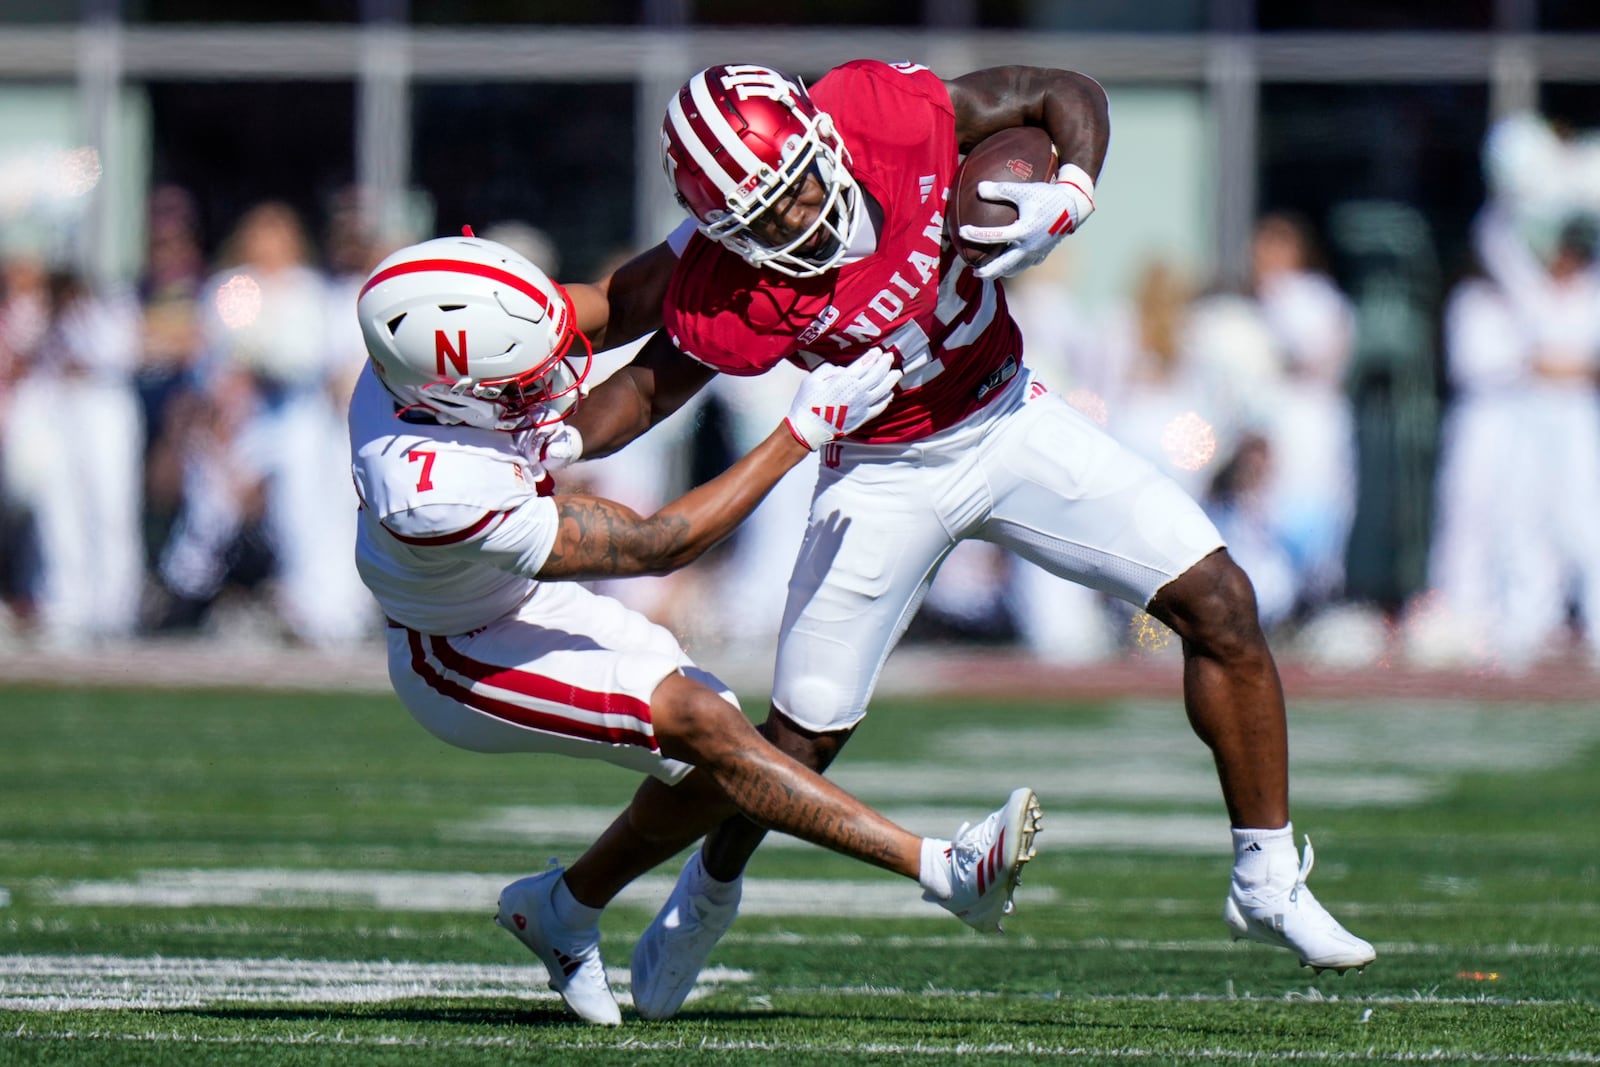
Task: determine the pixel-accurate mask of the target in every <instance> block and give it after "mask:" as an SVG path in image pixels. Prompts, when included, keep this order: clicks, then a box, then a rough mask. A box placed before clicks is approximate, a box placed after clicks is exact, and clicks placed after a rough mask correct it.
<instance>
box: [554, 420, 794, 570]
mask: <svg viewBox="0 0 1600 1067" xmlns="http://www.w3.org/2000/svg"><path fill="white" fill-rule="evenodd" d="M806 454H807V449H806V446H805V445H804V444H802V443H801V442H800V441H799V440H798V439H797V438H796V437H795V436H794V435H793V434H792V433H790V432H789V430H788V428H787V426H780V427H778V428H777V429H776V430H774V431H772V434H771V435H770V436H769V437H768V438H767V439H766V440H765V441H763V442H761V444H759V445H757V446H756V447H755V449H754V450H753V451H751V452H750V453H749V454H748V455H746V456H745V457H744V458H743V459H741V460H739V461H738V462H737V463H735V464H734V465H733V466H731V467H729V468H728V469H727V470H726V471H723V472H722V473H721V474H719V475H718V476H717V477H715V478H713V479H711V480H710V481H709V482H706V483H705V484H704V485H701V486H697V487H696V488H694V489H692V490H690V491H689V492H688V493H686V494H685V495H683V496H681V497H679V498H678V499H677V500H674V501H673V502H672V503H670V504H668V505H666V506H665V507H663V508H662V509H661V510H660V511H658V512H656V513H655V514H654V515H652V516H650V517H649V518H641V517H640V516H639V514H638V513H637V512H635V511H634V510H633V509H631V508H629V507H627V506H626V505H623V504H619V503H617V502H616V501H614V500H603V499H601V498H599V497H593V496H579V495H571V496H558V497H556V498H555V503H556V512H557V514H558V515H559V516H560V520H561V527H560V530H559V531H558V532H557V533H556V543H555V546H554V547H553V548H551V550H550V555H549V557H548V558H547V559H546V560H545V562H544V566H542V567H540V568H539V575H538V576H539V577H540V578H547V579H548V578H562V579H568V580H581V579H587V578H612V577H619V576H626V575H636V574H666V573H667V572H668V571H674V570H677V569H678V568H679V567H683V566H686V565H687V564H689V563H692V562H694V561H695V560H696V559H698V558H700V556H701V555H703V554H704V553H705V552H706V550H708V549H710V548H711V547H712V546H713V545H715V544H717V543H718V542H719V541H721V540H722V539H723V538H725V537H727V536H728V535H729V534H730V533H732V532H733V531H734V529H735V528H736V527H737V526H738V525H739V523H741V522H743V521H744V519H745V517H746V516H748V515H749V514H750V512H752V511H754V510H755V507H756V505H757V504H759V503H761V500H762V498H763V497H765V496H766V495H767V493H768V492H769V491H770V490H771V489H772V487H773V486H774V485H777V484H778V480H779V479H780V478H782V477H783V476H784V474H785V473H787V472H788V471H789V470H790V469H791V468H792V467H794V465H795V464H797V463H799V462H800V460H801V459H803V458H805V456H806Z"/></svg>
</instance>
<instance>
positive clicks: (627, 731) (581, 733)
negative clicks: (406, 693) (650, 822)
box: [406, 627, 659, 752]
mask: <svg viewBox="0 0 1600 1067" xmlns="http://www.w3.org/2000/svg"><path fill="white" fill-rule="evenodd" d="M406 639H407V641H408V643H409V645H410V648H411V669H412V671H413V672H415V673H416V675H417V676H418V677H419V678H421V679H422V680H423V681H424V682H425V683H427V685H428V687H429V688H430V689H432V690H434V692H436V693H438V694H440V695H441V696H444V697H448V698H449V699H451V700H454V701H456V702H457V703H459V704H463V705H465V706H466V707H469V708H472V709H473V710H474V711H481V712H483V713H484V714H486V715H492V716H494V717H495V718H497V719H501V720H504V721H506V722H511V723H515V724H517V725H518V726H526V727H528V728H529V729H533V730H542V731H544V732H546V733H553V734H561V735H562V736H565V737H574V738H578V739H579V740H583V741H594V742H600V743H604V744H613V745H637V746H638V747H640V748H646V749H649V750H650V751H652V752H656V751H659V749H658V748H657V746H656V740H655V732H654V729H653V728H652V726H651V724H650V708H649V705H648V704H645V703H644V702H643V701H640V700H636V699H634V698H632V697H627V696H623V695H621V694H618V693H594V692H591V691H588V690H583V689H578V688H576V687H574V686H570V685H567V684H566V683H563V682H559V681H556V680H555V679H552V678H546V677H544V676H542V675H537V674H534V673H532V672H531V671H520V670H516V669H514V668H507V667H496V666H493V665H491V664H487V663H481V662H479V661H477V660H474V659H471V658H470V657H468V656H464V655H462V654H461V653H460V652H459V651H458V650H457V649H455V648H453V647H452V646H451V645H450V643H449V641H448V640H447V639H446V638H443V637H438V636H434V637H430V638H428V646H427V647H426V648H425V647H424V645H423V635H422V634H420V633H418V632H417V631H416V630H412V629H410V628H409V627H408V628H407V630H406ZM429 651H432V653H433V655H434V656H435V657H437V658H438V660H439V662H440V663H441V664H442V665H443V666H444V667H445V669H446V670H449V671H451V672H454V673H457V674H460V675H463V676H464V677H467V678H469V679H471V680H472V683H473V684H471V685H463V684H462V683H461V682H459V681H456V680H455V679H452V678H449V677H447V676H446V675H445V674H444V673H443V672H442V671H440V670H439V668H437V667H435V666H434V665H433V663H432V662H431V661H430V660H429V658H428V652H429ZM485 688H498V689H500V690H502V691H503V692H510V693H514V694H516V696H518V697H521V698H522V699H521V700H506V699H502V698H500V697H496V696H493V695H491V694H490V693H488V692H485V691H484V689H485ZM537 705H543V706H542V707H541V706H537ZM585 705H589V706H585ZM562 708H570V709H572V710H575V711H580V712H589V713H591V714H592V713H593V712H595V711H597V710H598V711H600V712H601V713H602V715H601V720H602V721H599V722H596V721H591V720H590V719H587V718H584V717H581V716H579V715H564V714H562V713H561V709H562ZM617 719H623V720H628V719H632V720H633V724H632V725H629V724H628V723H627V722H626V721H623V722H618V721H615V720H617Z"/></svg>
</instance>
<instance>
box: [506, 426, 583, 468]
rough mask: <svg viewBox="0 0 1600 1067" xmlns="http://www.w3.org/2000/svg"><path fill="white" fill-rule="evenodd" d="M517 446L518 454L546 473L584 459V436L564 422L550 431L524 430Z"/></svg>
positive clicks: (518, 438)
mask: <svg viewBox="0 0 1600 1067" xmlns="http://www.w3.org/2000/svg"><path fill="white" fill-rule="evenodd" d="M516 444H517V451H518V452H521V453H522V454H523V455H524V456H527V457H528V458H529V459H531V460H533V461H534V462H535V463H537V464H539V466H541V467H543V468H544V469H545V470H546V471H558V470H560V469H561V468H562V467H570V466H572V464H574V463H576V462H578V460H579V459H581V458H582V457H583V435H582V434H581V433H579V432H578V431H577V430H576V429H575V428H573V427H571V426H568V425H567V424H566V423H564V422H563V423H560V424H558V425H557V426H555V427H554V428H553V429H549V430H546V429H544V428H542V427H541V428H539V429H537V430H524V431H522V432H521V433H520V434H518V435H517V437H516Z"/></svg>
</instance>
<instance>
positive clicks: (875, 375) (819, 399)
mask: <svg viewBox="0 0 1600 1067" xmlns="http://www.w3.org/2000/svg"><path fill="white" fill-rule="evenodd" d="M899 381H900V369H899V368H898V367H896V366H895V365H894V356H893V355H891V354H890V353H888V352H885V351H884V350H883V349H881V348H874V349H872V350H871V351H869V352H867V353H865V354H863V355H861V356H859V357H857V358H856V359H855V361H854V362H852V363H851V364H849V365H848V366H844V367H838V366H834V365H833V364H831V363H828V364H824V365H823V366H821V367H818V368H817V369H816V370H814V371H812V372H811V373H810V374H808V375H806V380H805V381H804V382H802V383H801V385H800V388H799V389H798V390H796V391H795V394H794V403H793V404H792V405H790V407H789V417H788V418H787V419H786V420H784V421H785V422H786V423H787V424H788V427H789V432H790V433H792V434H794V437H795V440H797V441H799V442H800V443H801V444H803V445H805V446H806V447H807V448H809V449H811V450H812V451H813V452H815V451H816V450H817V449H819V448H821V447H822V446H823V445H825V444H827V443H828V442H829V441H832V440H833V439H834V438H836V437H843V436H845V435H846V434H851V433H854V432H855V431H857V430H859V429H860V428H861V427H862V426H865V425H866V424H867V423H869V422H871V421H872V420H873V419H875V418H877V417H878V416H879V415H881V414H882V413H883V409H884V408H886V407H888V406H889V401H890V400H891V399H892V398H893V397H894V387H895V385H896V384H897V383H898V382H899Z"/></svg>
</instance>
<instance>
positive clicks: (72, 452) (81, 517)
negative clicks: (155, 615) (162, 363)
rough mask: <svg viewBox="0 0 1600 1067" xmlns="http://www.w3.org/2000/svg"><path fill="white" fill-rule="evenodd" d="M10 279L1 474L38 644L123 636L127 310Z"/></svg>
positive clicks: (53, 285) (130, 466) (135, 434)
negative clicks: (9, 389)
mask: <svg viewBox="0 0 1600 1067" xmlns="http://www.w3.org/2000/svg"><path fill="white" fill-rule="evenodd" d="M35 266H37V264H35ZM11 277H13V282H16V285H14V286H13V294H14V296H16V298H18V304H16V306H13V304H11V301H8V315H6V334H8V341H10V344H8V347H11V350H13V354H14V355H16V358H18V379H16V389H14V394H13V410H11V418H10V419H8V424H6V446H5V454H6V469H8V488H10V490H11V491H13V493H16V499H19V501H21V502H22V506H24V507H26V510H27V512H29V514H30V515H32V526H34V534H35V552H37V558H35V561H34V563H35V573H34V574H30V577H29V587H30V592H32V603H34V608H35V613H37V617H35V621H37V629H38V635H40V638H42V640H43V641H45V643H48V645H51V646H61V648H77V646H83V645H88V643H91V641H96V640H101V638H118V637H126V635H130V633H131V632H133V629H134V624H136V622H138V616H139V598H141V592H142V585H144V552H142V533H141V523H139V515H141V502H142V459H144V422H142V418H141V413H139V402H138V395H136V394H134V389H133V371H134V366H136V363H138V358H139V312H138V302H136V299H134V298H133V294H131V293H118V294H107V296H101V294H96V293H93V291H91V288H90V285H88V283H86V282H85V280H83V278H82V277H78V275H77V274H74V272H70V270H53V272H50V274H48V275H46V277H45V282H43V288H42V290H40V288H38V286H37V285H24V283H21V282H19V278H21V277H22V275H21V274H14V275H11ZM32 278H34V282H37V280H38V278H37V275H32ZM24 302H26V306H24ZM40 314H42V317H40Z"/></svg>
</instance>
